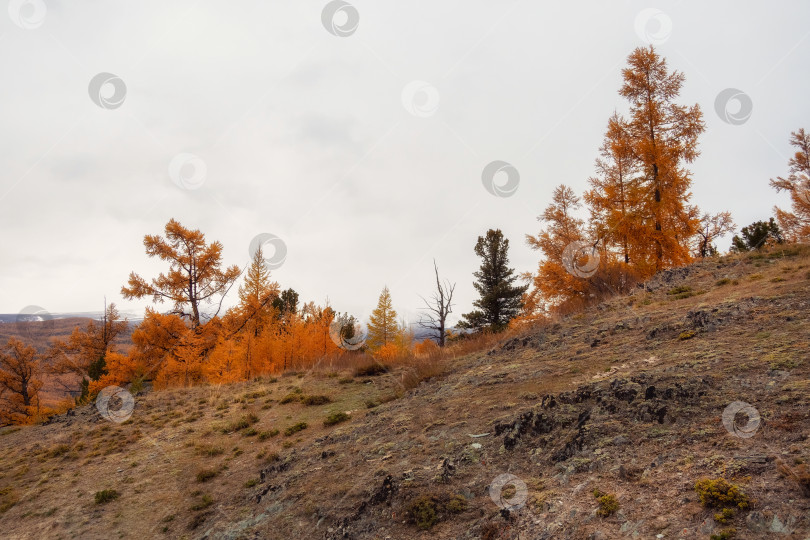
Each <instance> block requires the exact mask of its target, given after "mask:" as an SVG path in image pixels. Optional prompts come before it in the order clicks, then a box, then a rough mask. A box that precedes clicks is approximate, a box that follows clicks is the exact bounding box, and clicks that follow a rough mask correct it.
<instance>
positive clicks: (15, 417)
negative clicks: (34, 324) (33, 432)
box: [0, 338, 42, 425]
mask: <svg viewBox="0 0 810 540" xmlns="http://www.w3.org/2000/svg"><path fill="white" fill-rule="evenodd" d="M41 373H42V363H41V359H40V357H39V355H38V354H37V351H36V349H35V348H34V347H31V346H30V345H26V344H25V343H23V342H22V341H20V340H19V339H16V338H11V339H9V340H8V343H6V345H5V347H3V348H2V349H0V425H6V424H27V423H29V422H30V421H31V420H32V419H33V418H34V417H35V416H36V414H37V412H38V410H39V391H40V390H41V389H42V380H41V379H40V375H41Z"/></svg>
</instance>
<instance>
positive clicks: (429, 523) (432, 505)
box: [407, 495, 439, 530]
mask: <svg viewBox="0 0 810 540" xmlns="http://www.w3.org/2000/svg"><path fill="white" fill-rule="evenodd" d="M436 503H437V501H436V498H435V497H433V496H431V495H422V496H420V497H417V498H416V499H414V500H413V501H411V503H410V504H409V505H408V509H407V512H408V517H409V518H410V519H411V521H412V522H413V523H415V524H416V526H417V527H419V528H420V529H422V530H427V529H430V528H431V527H433V526H434V525H435V524H436V523H437V522H438V521H439V516H438V513H437V505H436Z"/></svg>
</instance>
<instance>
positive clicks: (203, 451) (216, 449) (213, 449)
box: [197, 446, 225, 457]
mask: <svg viewBox="0 0 810 540" xmlns="http://www.w3.org/2000/svg"><path fill="white" fill-rule="evenodd" d="M224 453H225V449H224V448H222V447H221V446H198V447H197V454H199V455H201V456H207V457H215V456H219V455H221V454H224Z"/></svg>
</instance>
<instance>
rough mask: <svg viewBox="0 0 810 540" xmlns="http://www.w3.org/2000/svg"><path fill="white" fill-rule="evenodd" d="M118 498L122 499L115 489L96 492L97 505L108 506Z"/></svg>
mask: <svg viewBox="0 0 810 540" xmlns="http://www.w3.org/2000/svg"><path fill="white" fill-rule="evenodd" d="M118 497H120V494H119V493H118V492H117V491H116V490H114V489H102V490H101V491H96V495H95V499H96V504H107V503H108V502H111V501H114V500H115V499H117V498H118Z"/></svg>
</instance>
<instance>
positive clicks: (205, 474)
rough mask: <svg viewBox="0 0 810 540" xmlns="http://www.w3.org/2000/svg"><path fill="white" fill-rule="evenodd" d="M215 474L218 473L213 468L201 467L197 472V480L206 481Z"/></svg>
mask: <svg viewBox="0 0 810 540" xmlns="http://www.w3.org/2000/svg"><path fill="white" fill-rule="evenodd" d="M217 474H219V473H218V472H217V471H215V470H214V469H203V470H201V471H200V472H198V473H197V482H208V481H209V480H211V479H212V478H213V477H215V476H216V475H217Z"/></svg>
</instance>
